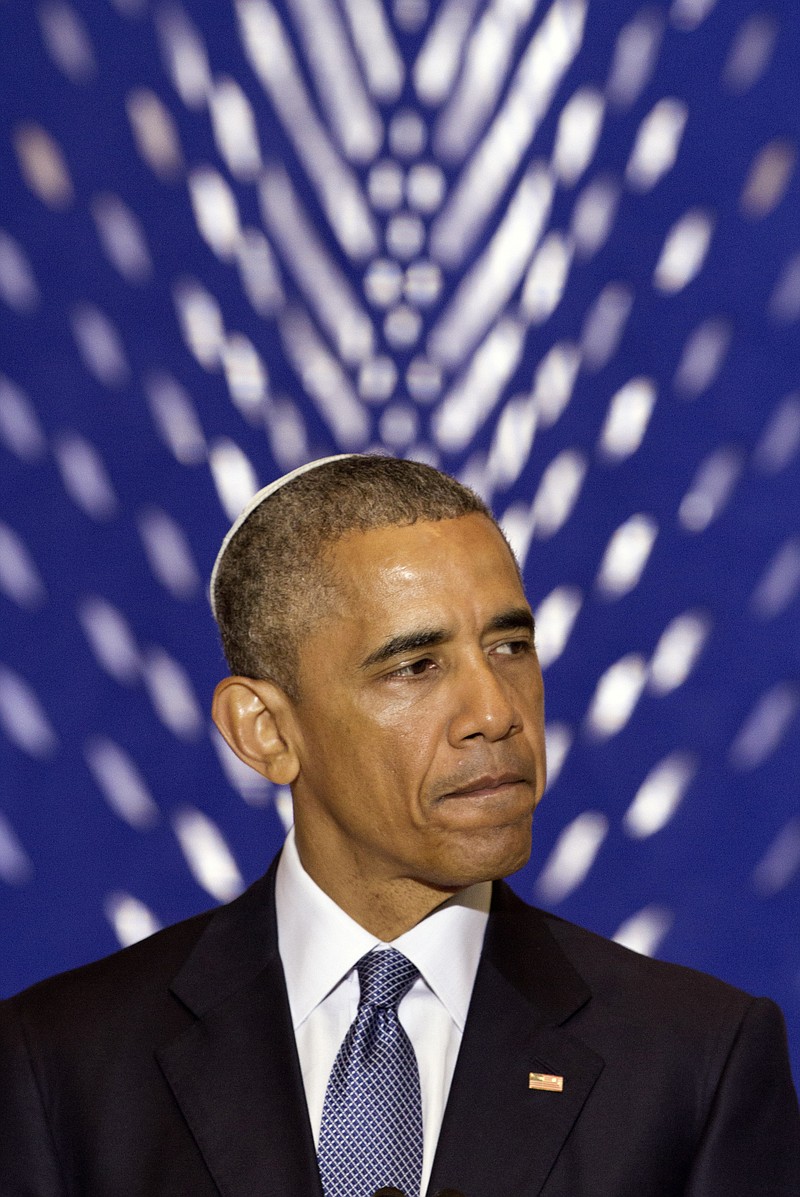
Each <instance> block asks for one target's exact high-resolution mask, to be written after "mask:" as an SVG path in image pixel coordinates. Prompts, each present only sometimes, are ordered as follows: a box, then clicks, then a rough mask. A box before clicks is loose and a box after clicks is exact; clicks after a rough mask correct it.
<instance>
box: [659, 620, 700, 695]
mask: <svg viewBox="0 0 800 1197" xmlns="http://www.w3.org/2000/svg"><path fill="white" fill-rule="evenodd" d="M710 633H711V622H710V620H709V619H708V616H706V615H704V614H702V613H701V612H698V611H686V612H684V614H683V615H676V616H675V618H674V619H672V620H670V622H669V623H668V624H667V626H666V628H665V629H664V631H663V632H662V633H661V636H660V637H659V641H658V644H657V645H656V647H655V651H654V653H653V656H652V659H651V661H650V678H649V688H650V690H651V691H652V692H653V693H654V694H658V695H662V696H663V695H664V694H669V693H670V691H672V690H676V689H677V688H678V686H682V685H683V683H684V682H685V681H686V679H687V677H688V676H689V674H690V673H691V672H692V670H693V669H694V667H695V665H696V663H697V659H698V657H699V656H700V653H701V652H702V651H703V649H704V647H705V644H706V641H707V640H708V637H709V635H710Z"/></svg>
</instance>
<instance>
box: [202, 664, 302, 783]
mask: <svg viewBox="0 0 800 1197" xmlns="http://www.w3.org/2000/svg"><path fill="white" fill-rule="evenodd" d="M211 715H212V717H213V719H214V722H215V723H216V725H217V727H218V728H219V730H220V732H221V733H222V735H223V736H224V737H225V740H226V741H227V743H228V744H229V745H230V747H231V748H232V749H233V751H234V752H235V753H236V755H237V756H238V757H239V758H240V760H243V761H244V763H245V764H246V765H249V766H250V768H251V769H255V771H256V773H260V774H261V775H262V777H266V778H268V779H269V781H271V782H273V783H274V784H275V785H277V786H288V785H291V784H292V782H293V781H294V780H295V778H296V777H297V775H298V773H299V772H300V761H299V759H298V756H297V752H296V750H295V745H294V736H293V734H292V729H293V726H294V725H293V720H292V717H291V704H290V701H289V699H288V698H287V697H286V695H285V694H284V692H283V690H281V689H280V687H279V686H276V685H275V684H274V682H269V681H262V680H260V679H255V678H249V677H226V678H223V680H222V681H221V682H220V683H219V684H218V686H217V688H216V690H215V691H214V701H213V703H212V706H211Z"/></svg>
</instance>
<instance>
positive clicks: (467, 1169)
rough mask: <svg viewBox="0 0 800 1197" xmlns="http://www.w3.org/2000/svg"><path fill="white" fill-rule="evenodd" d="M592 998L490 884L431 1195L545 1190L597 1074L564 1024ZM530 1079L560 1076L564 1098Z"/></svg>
mask: <svg viewBox="0 0 800 1197" xmlns="http://www.w3.org/2000/svg"><path fill="white" fill-rule="evenodd" d="M590 997H591V994H590V992H589V990H588V989H587V987H586V985H585V984H584V982H583V981H582V979H581V978H580V976H579V975H578V974H577V973H576V972H575V970H574V969H573V968H572V966H571V964H570V963H569V961H568V960H567V959H566V957H565V956H564V955H563V953H562V952H561V949H560V948H559V947H558V945H557V944H556V942H555V940H554V939H553V938H552V936H551V935H550V933H549V931H548V929H547V927H546V925H545V923H544V920H543V919H542V918H541V916H540V915H539V914H538V913H537V912H536V911H533V910H531V909H530V908H529V907H527V906H525V905H524V903H522V902H520V900H519V899H518V898H516V897H515V896H514V895H513V894H512V892H511V891H510V890H509V889H508V887H507V886H505V885H502V884H500V885H496V886H495V895H494V900H493V904H492V913H491V916H490V920H489V925H488V928H487V936H486V942H485V945H484V952H483V956H482V958H481V964H480V968H479V970H478V975H477V977H476V981H475V989H474V991H473V995H472V1001H471V1004H470V1009H469V1015H468V1018H467V1024H466V1027H465V1031H464V1039H463V1041H462V1044H461V1051H460V1052H459V1057H458V1062H457V1064H456V1070H455V1074H454V1076H453V1084H452V1087H451V1090H450V1097H449V1100H448V1103H447V1109H446V1111H445V1116H444V1121H443V1123H442V1131H441V1135H440V1138H439V1146H438V1149H437V1153H436V1159H435V1161H434V1166H433V1173H432V1176H431V1183H430V1186H429V1189H428V1192H429V1193H430V1194H435V1193H437V1192H438V1191H439V1190H440V1189H444V1188H447V1187H448V1186H449V1187H454V1188H457V1189H460V1190H461V1191H462V1192H463V1193H465V1194H467V1197H523V1195H524V1197H534V1195H535V1194H538V1193H539V1192H540V1191H541V1189H542V1186H543V1185H544V1183H545V1181H546V1179H547V1176H548V1174H549V1172H550V1170H551V1168H552V1166H553V1163H554V1161H555V1159H556V1157H557V1156H558V1153H559V1152H560V1150H561V1148H562V1146H563V1144H564V1141H565V1140H566V1138H567V1136H568V1135H569V1133H570V1130H571V1129H572V1127H573V1125H574V1123H575V1121H576V1119H577V1118H578V1116H579V1114H580V1112H581V1109H582V1107H583V1104H584V1102H585V1101H586V1098H587V1096H588V1094H589V1092H590V1090H591V1088H592V1086H593V1085H594V1083H595V1081H596V1079H597V1077H598V1076H599V1075H600V1072H601V1071H602V1068H603V1061H602V1060H601V1059H600V1057H599V1056H597V1055H596V1054H595V1053H594V1052H592V1051H590V1050H589V1049H588V1048H586V1047H585V1046H584V1045H583V1044H582V1043H581V1042H580V1041H579V1040H577V1039H575V1038H574V1037H573V1036H571V1035H570V1034H569V1033H568V1032H567V1031H566V1030H564V1029H562V1026H561V1024H562V1023H564V1022H565V1021H566V1020H567V1019H568V1018H569V1017H570V1015H572V1014H573V1013H574V1012H575V1011H576V1010H578V1009H580V1007H581V1006H583V1005H584V1004H585V1003H586V1002H587V1001H588V1000H589V999H590ZM532 1072H538V1073H545V1074H548V1075H555V1076H560V1077H563V1078H564V1088H563V1092H560V1093H559V1092H547V1091H539V1090H535V1089H530V1088H529V1074H530V1073H532Z"/></svg>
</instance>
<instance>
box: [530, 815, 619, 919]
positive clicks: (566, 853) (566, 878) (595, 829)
mask: <svg viewBox="0 0 800 1197" xmlns="http://www.w3.org/2000/svg"><path fill="white" fill-rule="evenodd" d="M607 834H608V819H607V818H606V816H605V815H604V814H601V812H600V811H591V810H590V811H585V812H584V813H583V814H582V815H578V816H577V818H575V819H573V820H572V822H571V823H568V824H567V826H566V827H565V828H564V830H563V831H562V832H561V834H560V835H559V837H558V839H557V840H556V842H555V844H554V846H553V850H552V851H551V853H550V855H549V856H548V858H547V861H546V862H545V866H544V868H543V869H542V871H541V873H540V874H539V876H538V877H537V879H536V887H535V888H536V896H537V898H538V900H539V901H541V902H544V903H545V904H547V905H548V906H555V905H556V903H558V902H563V901H564V899H565V898H566V897H568V896H569V894H571V893H572V892H573V891H574V890H576V889H577V888H578V886H579V885H580V884H581V882H583V881H584V880H585V879H586V876H587V874H588V872H589V870H590V869H591V867H592V865H593V864H594V862H595V860H596V858H597V854H598V852H599V851H600V849H601V847H602V846H603V841H604V840H605V838H606V835H607Z"/></svg>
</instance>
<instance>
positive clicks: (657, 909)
mask: <svg viewBox="0 0 800 1197" xmlns="http://www.w3.org/2000/svg"><path fill="white" fill-rule="evenodd" d="M673 922H674V916H673V914H672V911H670V910H667V909H666V907H664V906H656V905H650V906H645V907H644V909H643V910H640V911H639V912H638V914H633V915H631V917H630V918H628V919H625V922H624V923H621V924H620V926H619V927H618V928H617V930H616V932H615V933H614V936H613V939H614V942H615V943H618V944H622V946H623V947H624V948H630V949H631V951H633V952H639V953H640V955H642V956H653V955H655V953H656V952H657V951H658V948H659V945H660V943H661V941H662V939H663V938H664V936H665V935H666V934H667V932H668V931H669V929H670V927H671V926H672V924H673Z"/></svg>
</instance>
